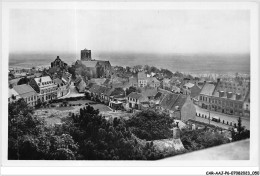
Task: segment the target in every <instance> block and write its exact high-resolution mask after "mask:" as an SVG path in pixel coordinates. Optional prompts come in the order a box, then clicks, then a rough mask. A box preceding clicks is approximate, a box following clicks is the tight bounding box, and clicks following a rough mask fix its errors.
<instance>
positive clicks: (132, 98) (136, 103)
mask: <svg viewBox="0 0 260 176" xmlns="http://www.w3.org/2000/svg"><path fill="white" fill-rule="evenodd" d="M147 101H148V98H147V97H144V96H143V95H142V94H141V93H137V92H131V93H130V94H129V95H128V96H127V105H126V107H127V108H130V109H141V105H142V103H143V102H147Z"/></svg>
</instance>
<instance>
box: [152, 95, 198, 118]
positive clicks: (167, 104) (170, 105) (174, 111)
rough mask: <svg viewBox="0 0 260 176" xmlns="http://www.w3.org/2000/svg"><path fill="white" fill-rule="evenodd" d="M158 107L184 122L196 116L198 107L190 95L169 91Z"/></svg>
mask: <svg viewBox="0 0 260 176" xmlns="http://www.w3.org/2000/svg"><path fill="white" fill-rule="evenodd" d="M157 109H159V110H160V111H162V112H165V113H167V114H169V115H170V117H173V118H176V119H178V120H181V121H183V122H186V121H188V120H189V119H195V116H196V108H195V106H194V104H193V102H192V100H191V98H190V96H189V95H182V94H174V93H167V94H165V95H164V97H163V98H162V100H161V102H160V104H159V106H158V107H157Z"/></svg>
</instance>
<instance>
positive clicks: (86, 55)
mask: <svg viewBox="0 0 260 176" xmlns="http://www.w3.org/2000/svg"><path fill="white" fill-rule="evenodd" d="M80 58H81V60H84V61H91V50H88V49H86V48H85V49H84V50H81V53H80Z"/></svg>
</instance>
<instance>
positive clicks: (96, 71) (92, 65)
mask: <svg viewBox="0 0 260 176" xmlns="http://www.w3.org/2000/svg"><path fill="white" fill-rule="evenodd" d="M75 66H82V67H83V69H85V70H86V71H88V72H89V73H90V74H91V77H92V78H102V77H106V78H107V77H110V76H111V74H112V66H111V64H110V62H109V61H103V60H92V57H91V50H87V49H84V50H81V60H77V61H76V62H75Z"/></svg>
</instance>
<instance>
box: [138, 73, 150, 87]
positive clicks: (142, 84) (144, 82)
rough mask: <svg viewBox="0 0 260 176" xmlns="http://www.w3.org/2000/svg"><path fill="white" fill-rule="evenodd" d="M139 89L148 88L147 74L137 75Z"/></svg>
mask: <svg viewBox="0 0 260 176" xmlns="http://www.w3.org/2000/svg"><path fill="white" fill-rule="evenodd" d="M137 80H138V87H146V86H147V83H148V80H147V76H146V74H145V72H138V74H137Z"/></svg>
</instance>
